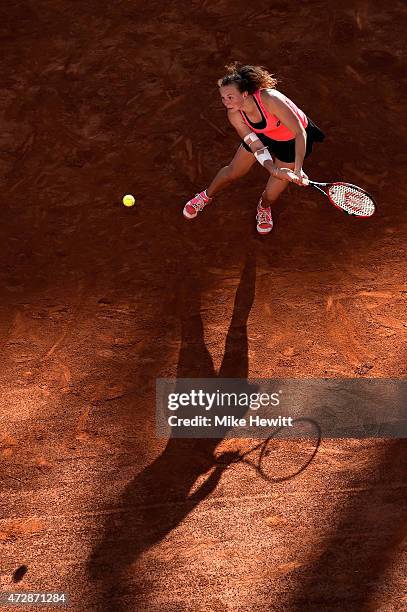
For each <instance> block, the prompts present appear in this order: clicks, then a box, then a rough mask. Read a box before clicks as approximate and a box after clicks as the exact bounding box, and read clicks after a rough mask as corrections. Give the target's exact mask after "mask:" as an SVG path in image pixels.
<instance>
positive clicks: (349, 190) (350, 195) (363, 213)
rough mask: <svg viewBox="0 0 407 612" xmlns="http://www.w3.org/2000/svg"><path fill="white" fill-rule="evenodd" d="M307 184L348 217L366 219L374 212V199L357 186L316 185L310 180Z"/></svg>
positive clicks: (337, 183) (340, 183) (337, 184)
mask: <svg viewBox="0 0 407 612" xmlns="http://www.w3.org/2000/svg"><path fill="white" fill-rule="evenodd" d="M294 176H295V175H294ZM308 184H309V185H311V187H315V189H318V191H320V192H321V193H323V194H324V195H326V196H327V198H328V199H329V201H330V202H331V204H333V205H334V206H335V207H336V208H339V209H340V210H342V211H344V212H346V213H348V215H354V216H355V217H365V218H366V217H371V216H372V215H373V214H374V212H375V210H376V202H375V200H374V198H373V197H372V196H371V195H370V193H368V192H367V191H365V190H364V189H362V188H361V187H358V186H357V185H352V184H351V183H343V182H339V181H338V182H335V183H316V182H315V181H310V180H308Z"/></svg>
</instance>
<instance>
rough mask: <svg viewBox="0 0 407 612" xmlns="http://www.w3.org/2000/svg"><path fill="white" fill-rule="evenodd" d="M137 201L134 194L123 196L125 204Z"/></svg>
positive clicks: (132, 203)
mask: <svg viewBox="0 0 407 612" xmlns="http://www.w3.org/2000/svg"><path fill="white" fill-rule="evenodd" d="M135 201H136V200H135V199H134V196H132V195H130V194H127V195H125V196H123V204H124V205H125V206H133V205H134V203H135Z"/></svg>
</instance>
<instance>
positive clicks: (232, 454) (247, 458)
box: [215, 418, 322, 483]
mask: <svg viewBox="0 0 407 612" xmlns="http://www.w3.org/2000/svg"><path fill="white" fill-rule="evenodd" d="M293 423H303V424H305V423H307V424H308V425H311V430H313V435H312V436H310V434H308V435H307V434H305V433H304V434H303V436H302V437H299V438H296V440H297V441H298V440H301V439H304V440H305V439H306V440H309V439H310V437H312V439H313V448H312V452H311V454H310V455H309V457H307V458H306V459H305V461H304V462H303V463H302V464H301V466H300V467H299V468H298V469H297V470H296V471H294V472H292V473H290V474H289V475H286V476H275V475H273V467H274V468H275V467H276V466H275V464H273V460H272V450H271V443H272V442H273V441H274V440H275V438H276V436H277V435H278V434H279V433H280V432H281V431H283V430H286V429H287V428H286V427H279V428H278V429H276V431H274V432H273V433H272V434H271V435H270V436H268V437H267V438H266V439H265V440H262V441H261V442H259V443H258V444H256V445H255V446H253V447H252V448H250V449H249V450H247V451H245V452H240V451H226V452H224V453H222V454H220V455H219V456H218V457H215V461H216V463H217V464H219V465H222V466H225V467H226V468H227V467H230V466H231V465H233V464H234V463H246V464H247V465H249V466H250V467H252V468H254V469H255V470H256V471H257V473H258V474H259V476H261V477H262V478H263V479H264V480H266V481H267V482H271V483H278V482H284V481H285V480H290V479H292V478H295V477H296V476H298V475H299V474H301V472H303V471H304V470H306V469H307V467H308V466H309V465H310V463H311V462H312V461H313V459H314V457H315V455H316V454H317V452H318V448H319V446H320V444H321V439H322V432H321V428H320V426H319V425H318V423H317V422H316V421H314V420H312V419H308V418H302V419H295V420H294V421H293ZM282 441H284V442H290V441H292V439H284V440H282V439H280V440H279V442H282Z"/></svg>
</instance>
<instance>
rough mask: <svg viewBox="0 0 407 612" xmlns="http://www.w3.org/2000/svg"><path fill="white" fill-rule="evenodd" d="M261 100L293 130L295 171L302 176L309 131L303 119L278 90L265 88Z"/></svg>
mask: <svg viewBox="0 0 407 612" xmlns="http://www.w3.org/2000/svg"><path fill="white" fill-rule="evenodd" d="M261 100H262V102H263V104H264V106H265V108H266V109H267V110H268V111H269V112H270V113H272V114H273V115H275V116H276V117H278V119H280V121H281V123H283V124H284V125H285V126H286V127H288V129H289V130H290V131H291V132H293V134H294V136H295V167H294V173H295V174H296V175H297V176H298V177H301V175H302V164H303V163H304V157H305V151H306V146H307V133H306V131H305V129H304V128H303V126H302V123H301V121H300V120H299V118H298V117H297V115H296V114H295V113H294V111H293V110H292V109H291V108H290V106H289V105H288V104H287V103H286V102H285V100H284V99H283V98H281V97H280V95H279V93H278V92H277V91H273V90H268V91H267V90H264V91H262V94H261Z"/></svg>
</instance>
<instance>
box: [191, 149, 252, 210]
mask: <svg viewBox="0 0 407 612" xmlns="http://www.w3.org/2000/svg"><path fill="white" fill-rule="evenodd" d="M255 163H256V158H255V157H254V155H253V153H249V152H248V151H246V149H245V148H244V147H242V146H239V148H238V150H237V151H236V154H235V156H234V158H233V159H232V161H231V162H230V164H228V165H227V166H224V168H221V169H220V170H219V172H218V173H217V174H216V176H215V178H214V179H213V180H212V182H211V183H210V185H209V187H208V188H207V189H205V190H204V191H201V193H197V194H196V196H195V197H194V198H192V199H191V200H190V201H189V202H187V203H186V204H185V206H184V211H183V213H184V217H186V218H187V219H194V218H195V217H196V216H197V214H198V212H199V211H201V210H202V209H203V208H204V207H205V206H206V205H207V204H208V202H210V201H211V199H212V198H213V196H214V195H215V194H216V193H219V191H221V190H222V189H224V188H225V187H227V186H228V185H230V184H231V183H233V182H234V181H236V180H237V179H239V178H241V177H242V176H244V175H245V174H247V172H248V171H249V170H250V168H251V167H252V166H253V165H254V164H255Z"/></svg>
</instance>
